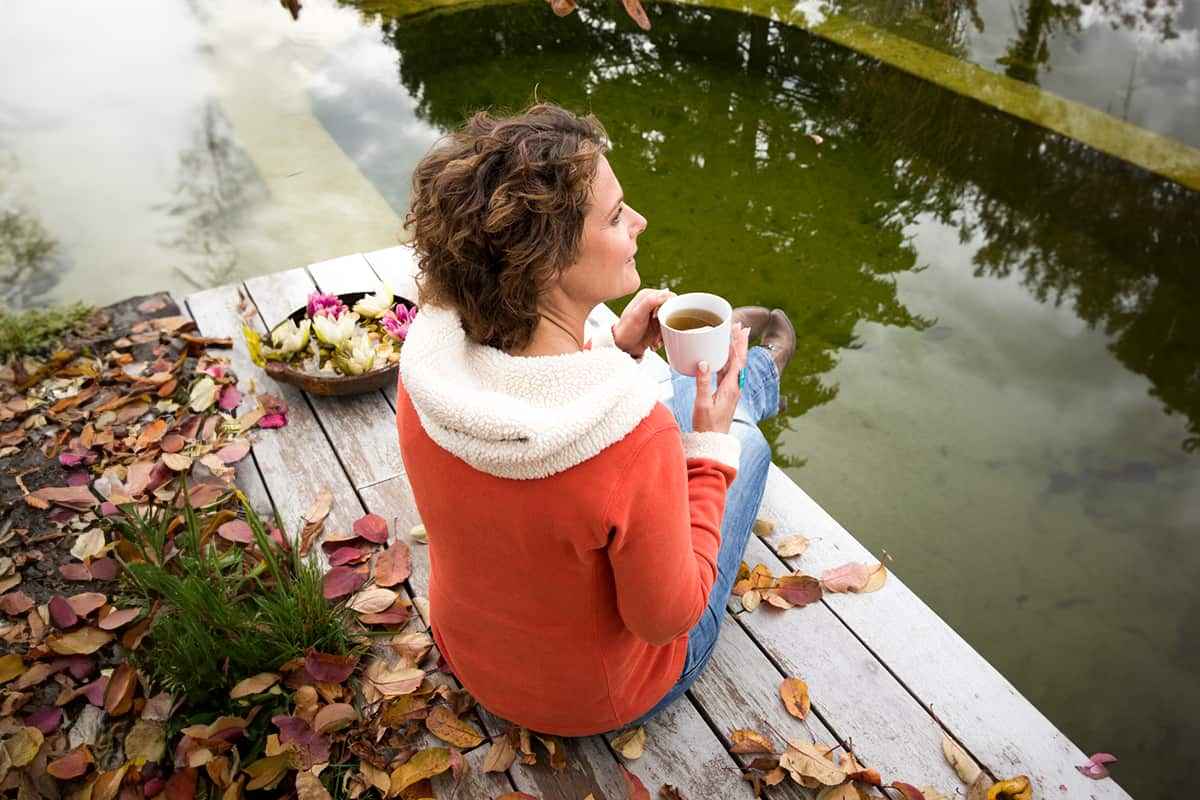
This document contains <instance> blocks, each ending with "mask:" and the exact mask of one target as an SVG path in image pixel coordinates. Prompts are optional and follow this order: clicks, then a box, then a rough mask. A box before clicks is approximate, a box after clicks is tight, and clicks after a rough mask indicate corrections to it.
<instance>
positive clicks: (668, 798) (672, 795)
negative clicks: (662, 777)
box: [658, 783, 687, 800]
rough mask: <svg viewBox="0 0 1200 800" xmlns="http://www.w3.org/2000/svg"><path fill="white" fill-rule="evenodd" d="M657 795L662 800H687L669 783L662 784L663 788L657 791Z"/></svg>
mask: <svg viewBox="0 0 1200 800" xmlns="http://www.w3.org/2000/svg"><path fill="white" fill-rule="evenodd" d="M658 793H659V795H661V796H662V798H663V800H687V798H686V797H685V796H684V794H683V792H681V791H680V790H679V789H677V788H676V787H674V786H672V785H671V784H669V783H665V784H663V787H662V788H661V789H659V790H658Z"/></svg>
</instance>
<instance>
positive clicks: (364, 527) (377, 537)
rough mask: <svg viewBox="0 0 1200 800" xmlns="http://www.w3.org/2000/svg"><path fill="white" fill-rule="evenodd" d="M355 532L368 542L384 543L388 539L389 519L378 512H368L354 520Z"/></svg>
mask: <svg viewBox="0 0 1200 800" xmlns="http://www.w3.org/2000/svg"><path fill="white" fill-rule="evenodd" d="M354 532H355V533H356V534H358V535H359V536H361V537H362V538H364V539H366V540H367V541H368V542H374V543H375V544H383V543H384V542H386V541H387V540H388V525H387V520H385V519H384V518H383V517H381V516H379V515H378V514H366V515H365V516H362V517H359V518H358V519H357V520H355V521H354Z"/></svg>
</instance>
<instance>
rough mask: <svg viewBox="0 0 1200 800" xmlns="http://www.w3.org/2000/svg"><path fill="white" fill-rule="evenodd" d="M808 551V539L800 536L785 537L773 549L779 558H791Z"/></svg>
mask: <svg viewBox="0 0 1200 800" xmlns="http://www.w3.org/2000/svg"><path fill="white" fill-rule="evenodd" d="M807 549H808V537H807V536H800V535H799V534H797V535H796V536H785V537H783V538H782V539H780V540H779V544H778V545H777V546H776V547H775V552H776V553H778V554H779V557H780V558H792V557H793V556H798V555H801V554H802V553H803V552H804V551H805V550H807Z"/></svg>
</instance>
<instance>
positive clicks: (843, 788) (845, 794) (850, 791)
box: [817, 781, 859, 800]
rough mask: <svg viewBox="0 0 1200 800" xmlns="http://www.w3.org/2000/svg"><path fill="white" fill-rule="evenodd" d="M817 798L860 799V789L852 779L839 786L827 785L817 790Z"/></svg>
mask: <svg viewBox="0 0 1200 800" xmlns="http://www.w3.org/2000/svg"><path fill="white" fill-rule="evenodd" d="M817 800H859V794H858V790H857V789H855V788H854V784H853V783H851V782H850V781H846V782H845V783H839V784H838V785H837V786H825V787H822V789H821V791H819V792H817Z"/></svg>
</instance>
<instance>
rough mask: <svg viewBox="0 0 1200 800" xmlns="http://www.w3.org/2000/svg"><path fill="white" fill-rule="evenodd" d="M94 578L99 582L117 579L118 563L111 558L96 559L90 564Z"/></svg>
mask: <svg viewBox="0 0 1200 800" xmlns="http://www.w3.org/2000/svg"><path fill="white" fill-rule="evenodd" d="M88 569H89V570H91V573H92V577H93V578H95V579H96V580H98V581H111V580H112V579H113V578H115V577H117V569H118V567H117V562H116V561H114V560H113V559H111V558H95V559H92V561H90V562H89V563H88Z"/></svg>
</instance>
